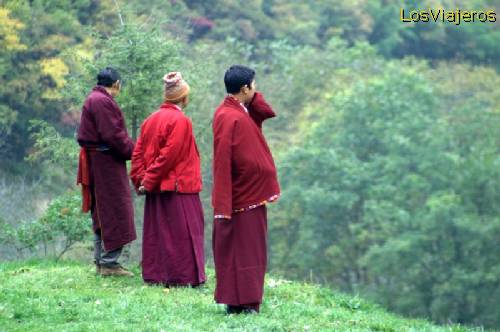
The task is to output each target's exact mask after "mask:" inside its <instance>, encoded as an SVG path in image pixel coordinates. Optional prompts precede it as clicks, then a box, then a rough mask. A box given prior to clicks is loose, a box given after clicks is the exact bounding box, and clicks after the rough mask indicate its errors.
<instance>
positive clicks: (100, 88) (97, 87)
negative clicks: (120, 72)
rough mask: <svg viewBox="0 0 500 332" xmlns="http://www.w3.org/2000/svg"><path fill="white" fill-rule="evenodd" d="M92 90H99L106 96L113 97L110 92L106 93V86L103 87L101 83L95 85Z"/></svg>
mask: <svg viewBox="0 0 500 332" xmlns="http://www.w3.org/2000/svg"><path fill="white" fill-rule="evenodd" d="M92 90H93V91H99V92H101V93H103V94H105V95H106V96H108V97H109V98H113V96H112V95H110V94H109V93H108V91H107V90H106V88H105V87H103V86H102V85H96V86H95V87H94V88H93V89H92Z"/></svg>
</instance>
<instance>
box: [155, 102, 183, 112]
mask: <svg viewBox="0 0 500 332" xmlns="http://www.w3.org/2000/svg"><path fill="white" fill-rule="evenodd" d="M160 108H163V109H174V110H177V111H181V112H182V108H180V107H179V106H177V105H176V104H173V103H170V102H164V103H163V104H161V106H160Z"/></svg>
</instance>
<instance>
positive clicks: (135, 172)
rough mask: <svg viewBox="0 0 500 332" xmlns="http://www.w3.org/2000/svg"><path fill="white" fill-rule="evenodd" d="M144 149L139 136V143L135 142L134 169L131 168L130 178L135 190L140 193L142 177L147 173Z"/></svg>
mask: <svg viewBox="0 0 500 332" xmlns="http://www.w3.org/2000/svg"><path fill="white" fill-rule="evenodd" d="M143 155H144V154H143V151H142V140H141V138H140V137H139V139H138V140H137V143H136V144H135V148H134V152H133V153H132V169H131V170H130V179H131V180H132V183H133V184H134V187H135V190H136V191H137V192H138V193H139V187H140V186H141V183H142V179H143V178H144V175H145V174H146V168H145V166H144V158H143Z"/></svg>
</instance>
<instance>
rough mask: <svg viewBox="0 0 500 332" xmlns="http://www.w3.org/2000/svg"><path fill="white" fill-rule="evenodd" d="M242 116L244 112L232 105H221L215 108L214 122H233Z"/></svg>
mask: <svg viewBox="0 0 500 332" xmlns="http://www.w3.org/2000/svg"><path fill="white" fill-rule="evenodd" d="M244 116H245V114H243V113H242V112H240V111H239V110H237V109H235V108H233V107H229V106H225V105H221V106H219V107H218V108H217V109H216V110H215V113H214V122H235V121H238V120H240V119H241V118H243V117H244Z"/></svg>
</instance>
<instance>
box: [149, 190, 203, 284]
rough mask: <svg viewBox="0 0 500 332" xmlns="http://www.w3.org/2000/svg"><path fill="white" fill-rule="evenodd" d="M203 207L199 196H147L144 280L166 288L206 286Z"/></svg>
mask: <svg viewBox="0 0 500 332" xmlns="http://www.w3.org/2000/svg"><path fill="white" fill-rule="evenodd" d="M203 239H204V220H203V208H202V205H201V201H200V197H199V195H198V194H181V193H176V192H171V191H170V192H164V193H160V194H147V195H146V203H145V206H144V230H143V240H142V278H143V279H144V281H145V282H149V283H155V284H166V285H199V284H201V283H204V282H205V280H206V277H205V254H204V248H203Z"/></svg>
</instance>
